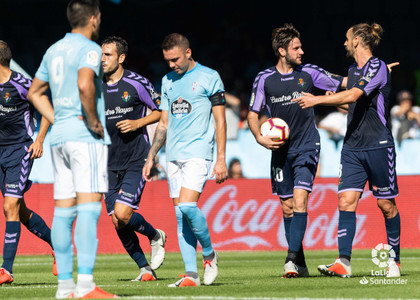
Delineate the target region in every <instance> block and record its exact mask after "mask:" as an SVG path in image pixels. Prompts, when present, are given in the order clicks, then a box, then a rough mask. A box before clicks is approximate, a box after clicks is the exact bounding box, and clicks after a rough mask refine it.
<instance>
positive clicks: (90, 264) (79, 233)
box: [74, 202, 102, 275]
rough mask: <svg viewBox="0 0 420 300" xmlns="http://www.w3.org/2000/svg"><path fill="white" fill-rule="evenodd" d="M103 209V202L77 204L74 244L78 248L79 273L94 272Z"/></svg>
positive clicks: (89, 273)
mask: <svg viewBox="0 0 420 300" xmlns="http://www.w3.org/2000/svg"><path fill="white" fill-rule="evenodd" d="M101 209H102V206H101V202H88V203H83V204H78V205H77V221H76V226H75V229H74V244H75V246H76V249H77V272H78V274H79V275H80V274H88V275H91V274H92V273H93V268H94V266H95V260H96V251H97V248H98V239H97V236H96V234H97V225H98V219H99V215H100V214H101Z"/></svg>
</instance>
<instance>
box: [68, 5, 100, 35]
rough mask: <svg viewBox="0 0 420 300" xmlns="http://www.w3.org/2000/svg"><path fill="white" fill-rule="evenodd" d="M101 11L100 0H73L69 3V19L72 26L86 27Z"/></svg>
mask: <svg viewBox="0 0 420 300" xmlns="http://www.w3.org/2000/svg"><path fill="white" fill-rule="evenodd" d="M99 11H100V10H99V0H71V1H70V2H69V4H68V5H67V20H68V21H69V23H70V26H71V28H78V27H84V26H86V25H87V23H88V22H89V19H90V17H92V16H97V15H98V13H99Z"/></svg>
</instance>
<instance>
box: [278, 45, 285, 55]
mask: <svg viewBox="0 0 420 300" xmlns="http://www.w3.org/2000/svg"><path fill="white" fill-rule="evenodd" d="M277 51H278V52H279V54H280V57H285V56H286V49H284V48H281V47H280V48H279V49H278V50H277Z"/></svg>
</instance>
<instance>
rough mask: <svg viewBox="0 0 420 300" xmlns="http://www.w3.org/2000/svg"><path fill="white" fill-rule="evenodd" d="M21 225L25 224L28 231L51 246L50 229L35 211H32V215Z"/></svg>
mask: <svg viewBox="0 0 420 300" xmlns="http://www.w3.org/2000/svg"><path fill="white" fill-rule="evenodd" d="M23 225H25V226H26V228H28V230H29V231H30V232H32V233H33V234H35V235H36V236H37V237H39V238H40V239H41V240H44V241H46V242H47V243H48V244H49V245H50V246H51V248H52V243H51V230H50V228H49V227H48V226H47V224H45V222H44V220H43V219H42V218H41V217H40V216H39V215H38V214H37V213H36V212H34V211H33V212H32V217H31V218H30V219H29V220H28V222H26V223H23Z"/></svg>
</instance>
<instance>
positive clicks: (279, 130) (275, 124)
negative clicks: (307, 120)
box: [260, 118, 290, 142]
mask: <svg viewBox="0 0 420 300" xmlns="http://www.w3.org/2000/svg"><path fill="white" fill-rule="evenodd" d="M260 132H261V135H262V136H267V137H271V138H272V139H273V141H276V142H282V141H287V139H288V138H289V134H290V129H289V125H287V123H286V122H285V121H284V120H282V119H280V118H270V119H268V120H267V121H265V122H264V123H262V124H261V129H260Z"/></svg>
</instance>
